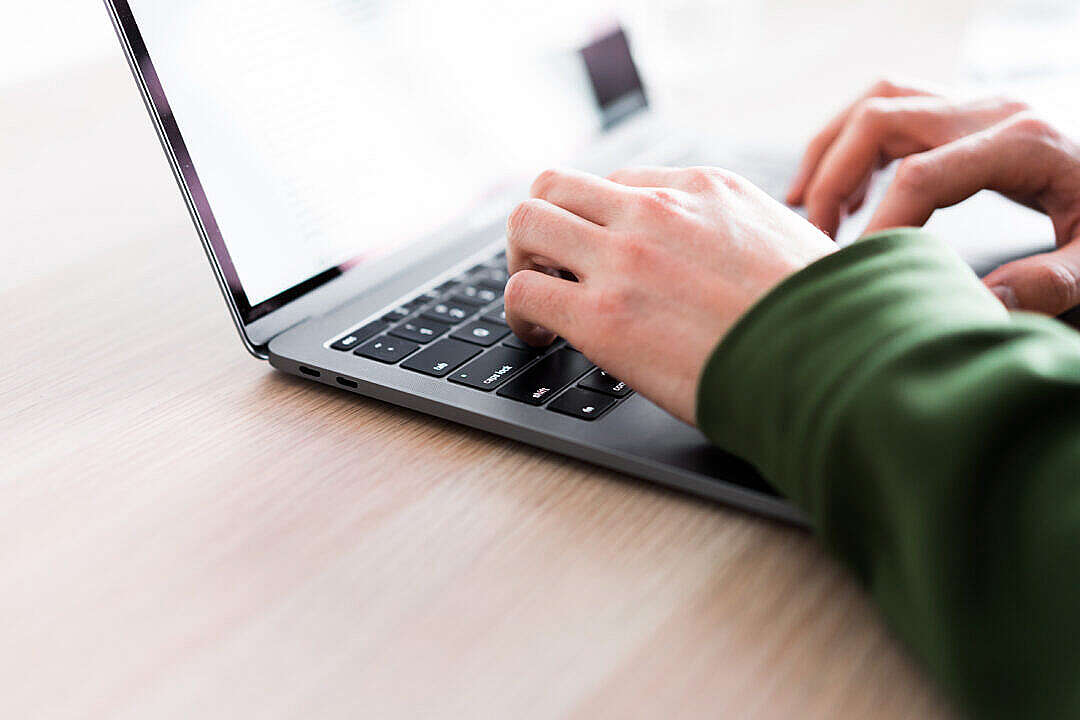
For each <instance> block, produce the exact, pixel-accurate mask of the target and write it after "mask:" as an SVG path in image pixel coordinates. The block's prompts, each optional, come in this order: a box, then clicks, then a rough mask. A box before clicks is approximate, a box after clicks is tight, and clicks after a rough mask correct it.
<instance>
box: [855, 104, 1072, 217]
mask: <svg viewBox="0 0 1080 720" xmlns="http://www.w3.org/2000/svg"><path fill="white" fill-rule="evenodd" d="M1027 152H1028V150H1027V146H1026V145H1025V144H1024V143H1022V142H1017V137H1016V133H1013V132H1011V127H1010V126H1008V125H997V126H994V127H992V128H989V129H987V130H984V131H982V132H978V133H975V134H974V135H969V136H967V137H965V138H961V139H960V140H956V141H954V142H951V143H948V144H946V145H942V146H941V147H939V148H935V149H933V150H930V151H927V152H924V153H920V154H918V155H912V156H911V157H909V158H907V159H905V160H904V161H903V162H902V163H901V164H900V167H899V169H898V170H897V171H896V177H895V178H894V179H893V182H892V184H891V185H889V189H888V190H887V191H886V192H885V197H884V199H882V201H881V204H880V205H879V206H878V209H877V211H876V212H875V213H874V216H873V218H871V219H870V223H869V224H868V225H867V227H866V231H865V232H866V234H870V233H873V232H877V231H879V230H884V229H886V228H893V227H903V226H907V225H922V224H923V223H925V222H926V221H927V220H928V219H929V218H930V216H931V215H932V214H933V212H934V211H935V210H937V209H938V208H944V207H949V206H950V205H955V204H956V203H958V202H960V201H962V200H965V199H967V198H969V197H971V196H972V195H974V194H975V193H977V192H979V191H980V190H996V191H998V192H1000V193H1003V194H1006V195H1013V196H1033V195H1036V194H1037V193H1038V192H1039V191H1040V190H1041V189H1042V188H1043V187H1045V186H1046V185H1047V183H1048V181H1049V178H1048V177H1047V175H1048V173H1049V172H1051V167H1050V166H1049V165H1048V164H1046V163H1040V162H1032V160H1031V157H1026V156H1025V153H1027Z"/></svg>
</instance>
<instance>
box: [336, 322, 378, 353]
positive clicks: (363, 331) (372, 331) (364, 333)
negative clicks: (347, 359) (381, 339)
mask: <svg viewBox="0 0 1080 720" xmlns="http://www.w3.org/2000/svg"><path fill="white" fill-rule="evenodd" d="M387 327H388V325H387V324H386V323H384V322H373V323H369V324H367V325H365V326H364V327H362V328H360V329H359V330H353V331H352V332H351V333H349V334H348V335H346V336H345V337H343V338H341V339H340V340H338V341H337V342H336V343H334V344H333V345H331V346H330V347H332V348H334V349H335V350H352V349H353V348H354V347H356V346H357V345H359V344H360V343H362V342H364V341H365V340H367V339H369V338H372V337H375V336H376V335H378V334H379V333H381V332H382V331H383V330H385V329H386V328H387Z"/></svg>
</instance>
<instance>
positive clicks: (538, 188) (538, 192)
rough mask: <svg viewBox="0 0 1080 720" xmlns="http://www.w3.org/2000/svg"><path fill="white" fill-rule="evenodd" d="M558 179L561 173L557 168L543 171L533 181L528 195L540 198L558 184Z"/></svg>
mask: <svg viewBox="0 0 1080 720" xmlns="http://www.w3.org/2000/svg"><path fill="white" fill-rule="evenodd" d="M560 177H562V171H560V170H558V169H557V168H548V169H547V170H544V171H543V172H542V173H540V174H539V175H537V176H536V179H535V180H533V183H532V187H531V188H530V191H529V194H531V195H532V196H533V197H542V196H543V195H545V194H546V193H548V192H550V191H551V189H552V188H553V187H554V186H555V184H556V183H557V182H559V179H560Z"/></svg>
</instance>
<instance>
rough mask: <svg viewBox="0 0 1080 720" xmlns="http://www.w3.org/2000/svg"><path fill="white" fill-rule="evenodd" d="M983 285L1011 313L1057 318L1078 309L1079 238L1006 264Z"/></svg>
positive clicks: (1079, 292)
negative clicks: (1027, 312) (1017, 312)
mask: <svg viewBox="0 0 1080 720" xmlns="http://www.w3.org/2000/svg"><path fill="white" fill-rule="evenodd" d="M983 282H984V283H985V284H986V286H987V287H988V288H990V291H991V292H993V293H994V295H996V296H997V297H998V299H999V300H1001V302H1002V303H1003V304H1004V305H1005V307H1007V308H1009V309H1010V310H1030V311H1032V312H1039V313H1045V314H1047V315H1060V314H1061V313H1063V312H1065V311H1066V310H1070V309H1072V308H1074V307H1076V306H1077V305H1080V238H1078V239H1076V240H1074V241H1073V242H1071V243H1069V244H1068V245H1065V246H1064V247H1061V248H1059V249H1057V250H1054V251H1053V252H1048V253H1042V254H1040V255H1032V256H1031V257H1026V258H1023V259H1022V260H1015V261H1013V262H1011V263H1006V264H1005V265H1002V266H1001V267H999V268H998V269H997V270H995V271H994V272H992V273H990V274H989V275H987V276H986V277H985V278H983Z"/></svg>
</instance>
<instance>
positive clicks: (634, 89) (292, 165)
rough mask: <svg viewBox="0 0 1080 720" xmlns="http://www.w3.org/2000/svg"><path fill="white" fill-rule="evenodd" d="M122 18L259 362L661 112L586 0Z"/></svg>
mask: <svg viewBox="0 0 1080 720" xmlns="http://www.w3.org/2000/svg"><path fill="white" fill-rule="evenodd" d="M603 4H604V3H596V4H595V6H602V5H603ZM106 5H107V6H108V7H109V9H110V13H111V14H112V17H113V22H114V25H115V26H116V29H117V32H118V35H119V37H120V39H121V42H122V44H123V46H124V48H125V51H126V53H127V55H128V60H129V62H130V64H131V66H132V70H133V72H134V74H135V77H136V80H137V82H138V84H139V86H140V89H141V90H142V92H143V96H144V99H145V101H146V104H147V108H148V109H149V111H150V114H151V116H152V118H153V121H154V124H155V126H156V129H157V130H158V133H159V136H160V138H161V141H162V145H163V147H164V149H165V152H166V154H167V156H168V158H169V160H170V163H171V164H172V167H173V171H174V173H175V175H176V178H177V181H178V183H179V184H180V187H181V190H182V192H183V194H184V197H185V200H186V201H187V204H188V207H189V210H190V211H191V214H192V218H193V220H194V222H195V225H196V227H197V229H198V232H199V235H200V237H201V239H202V241H203V245H204V248H205V250H206V253H207V256H208V258H209V260H210V262H211V265H212V266H213V269H214V272H215V274H216V276H217V278H218V282H219V285H220V286H221V289H222V293H223V294H224V296H225V300H226V302H227V304H228V306H229V309H230V312H231V314H232V317H233V319H234V321H235V323H236V326H237V328H238V329H239V331H240V334H241V337H242V338H243V340H244V343H245V346H246V347H247V348H248V349H249V350H250V351H251V352H252V353H254V354H256V355H257V356H259V357H265V345H266V343H267V342H269V340H270V339H271V338H272V337H274V336H275V335H277V334H278V333H280V332H282V331H283V330H285V329H286V328H288V327H291V326H292V325H294V324H296V323H298V322H300V321H302V320H303V319H304V318H306V317H309V316H311V315H313V314H318V313H320V312H325V311H327V310H329V309H331V307H332V306H333V305H328V303H335V304H336V303H340V302H341V301H342V300H344V299H346V298H348V297H350V296H351V295H356V294H358V293H360V292H362V291H363V290H364V288H365V287H367V286H370V285H372V284H374V283H377V282H378V281H379V280H380V279H382V278H385V277H386V276H387V274H388V273H393V272H395V270H397V269H401V268H402V267H405V266H406V265H407V264H408V263H409V262H411V261H415V260H416V259H417V257H419V256H420V255H422V254H430V252H434V251H437V250H438V249H440V248H442V247H444V246H445V244H446V243H448V242H452V241H453V240H454V237H455V233H454V232H453V231H451V230H450V228H455V227H461V226H462V223H463V222H464V223H465V224H469V223H471V222H473V221H475V220H476V219H477V218H481V219H482V218H485V217H486V218H487V219H489V220H490V219H494V218H492V217H491V211H490V210H488V211H487V212H486V214H485V208H491V207H493V206H500V202H499V201H500V200H504V199H505V197H506V194H507V192H508V190H510V189H512V188H513V189H517V188H519V186H520V183H521V182H522V180H523V179H525V178H528V177H531V176H532V175H535V174H536V172H538V171H539V170H541V169H543V168H544V167H547V166H550V165H553V164H559V163H565V162H568V161H570V160H572V159H573V158H575V157H577V156H579V155H580V154H581V153H582V151H583V148H585V147H587V146H588V145H589V144H591V143H592V142H594V140H595V138H596V136H597V134H598V133H601V132H603V131H605V130H607V129H610V128H611V127H612V126H613V125H615V124H616V123H618V122H619V121H620V120H621V119H623V118H624V117H626V116H628V115H631V114H633V113H635V112H636V111H638V110H640V109H642V108H643V107H645V105H646V101H645V94H644V90H643V88H642V84H641V80H640V77H639V75H638V73H637V70H636V68H635V67H634V63H633V60H632V59H631V56H630V51H629V47H628V44H627V40H626V36H625V35H624V34H623V32H622V31H621V30H620V29H617V28H616V29H614V30H611V24H610V22H609V21H608V22H603V24H598V22H597V21H598V20H600V21H603V20H604V19H605V18H607V17H610V14H609V13H608V12H607V11H606V10H602V11H600V14H599V16H598V14H597V13H598V11H596V9H595V6H593V5H591V6H590V9H588V10H583V9H582V7H581V4H580V3H578V2H576V0H549V2H546V3H543V4H536V3H530V2H525V1H524V0H513V1H512V2H505V3H494V4H492V3H481V2H478V1H476V0H471V1H469V2H457V3H444V2H435V1H431V0H428V1H423V2H421V1H419V0H410V1H408V2H390V1H389V0H366V1H364V0H352V1H349V2H345V1H343V0H324V1H323V2H314V3H291V2H285V1H284V0H268V1H266V2H260V3H250V2H246V1H244V0H106ZM598 27H599V28H604V31H602V32H597V30H596V28H598ZM343 293H344V295H343ZM335 298H336V300H335Z"/></svg>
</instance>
